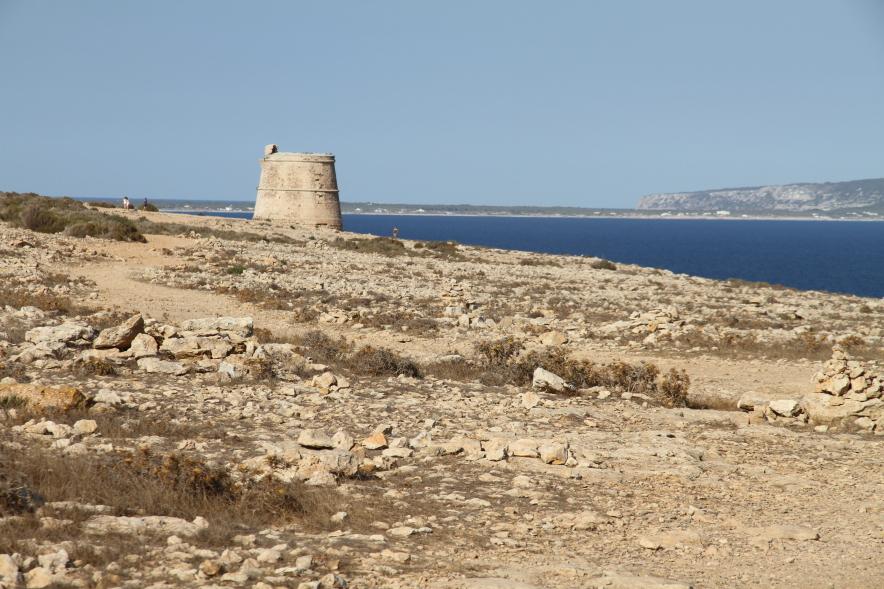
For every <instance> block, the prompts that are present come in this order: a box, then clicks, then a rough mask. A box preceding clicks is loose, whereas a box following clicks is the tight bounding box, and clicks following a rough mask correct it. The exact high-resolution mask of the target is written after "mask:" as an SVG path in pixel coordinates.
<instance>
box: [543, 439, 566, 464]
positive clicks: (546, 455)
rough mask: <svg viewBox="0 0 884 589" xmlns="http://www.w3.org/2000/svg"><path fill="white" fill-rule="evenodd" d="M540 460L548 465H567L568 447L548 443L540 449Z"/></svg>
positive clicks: (556, 443)
mask: <svg viewBox="0 0 884 589" xmlns="http://www.w3.org/2000/svg"><path fill="white" fill-rule="evenodd" d="M538 450H539V452H540V459H541V460H543V461H544V462H545V463H547V464H565V463H566V462H567V461H568V445H567V444H561V443H558V442H548V443H546V444H543V445H541V446H540V448H539V449H538Z"/></svg>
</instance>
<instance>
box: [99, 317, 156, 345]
mask: <svg viewBox="0 0 884 589" xmlns="http://www.w3.org/2000/svg"><path fill="white" fill-rule="evenodd" d="M143 330H144V318H143V317H142V316H141V315H135V316H134V317H130V318H129V319H127V320H126V321H124V322H123V323H121V324H120V325H118V326H116V327H108V328H107V329H103V330H102V331H101V333H99V334H98V337H96V338H95V341H94V342H92V347H94V348H97V349H103V348H117V349H119V350H125V349H127V348H129V346H130V345H131V344H132V340H134V339H135V336H137V335H138V334H139V333H141V332H142V331H143Z"/></svg>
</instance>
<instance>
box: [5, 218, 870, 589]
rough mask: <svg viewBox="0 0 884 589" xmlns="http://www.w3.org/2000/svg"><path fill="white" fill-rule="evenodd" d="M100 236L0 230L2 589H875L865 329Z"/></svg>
mask: <svg viewBox="0 0 884 589" xmlns="http://www.w3.org/2000/svg"><path fill="white" fill-rule="evenodd" d="M117 212H118V213H119V211H117ZM125 214H129V215H131V216H133V217H134V216H142V215H143V216H145V217H147V218H148V220H150V221H152V222H154V223H157V224H163V223H166V224H168V223H176V224H180V225H183V226H186V227H185V228H183V229H181V230H180V231H178V232H177V233H176V232H174V231H173V232H169V231H166V232H165V233H167V234H163V235H151V234H149V235H147V236H146V237H147V243H121V242H115V241H109V240H100V239H92V238H75V237H67V236H63V235H60V234H53V235H49V234H42V233H34V232H30V231H27V230H24V229H18V228H13V227H11V226H9V225H5V224H0V378H2V381H0V424H2V425H0V587H10V588H13V587H33V588H39V587H104V588H109V587H129V588H140V587H155V588H160V587H261V588H267V587H291V588H301V589H304V588H310V587H323V588H326V587H352V588H359V587H399V588H406V587H408V588H410V587H427V588H438V589H442V588H450V589H459V588H470V589H480V588H515V589H518V588H522V589H530V588H539V587H544V588H546V587H562V588H564V587H569V588H570V587H609V588H618V587H619V588H644V587H648V588H659V587H672V588H676V587H750V586H751V587H759V586H760V587H839V588H840V587H881V586H884V560H882V554H884V503H882V500H881V496H882V491H884V401H882V391H884V368H882V366H881V361H882V360H884V350H882V341H884V340H882V337H884V322H882V319H884V301H882V300H876V299H863V298H859V297H853V296H842V295H833V294H826V293H816V292H801V291H794V290H790V289H785V288H780V287H774V286H770V285H764V284H755V283H745V282H740V281H726V282H722V281H713V280H708V279H702V278H696V277H690V276H683V275H674V274H672V273H670V272H666V271H662V270H654V269H648V268H639V267H635V266H628V265H621V264H611V263H610V262H606V261H604V260H599V259H595V258H581V257H566V256H545V255H538V254H529V253H518V252H503V251H499V250H489V249H480V248H471V247H465V246H460V245H456V244H439V243H415V242H399V241H393V240H386V239H374V238H367V237H364V236H357V235H352V234H347V233H325V232H315V233H311V232H306V231H304V230H300V229H295V228H291V227H287V226H280V225H270V224H267V223H263V224H262V223H254V222H246V221H239V220H228V219H210V218H202V217H187V216H179V215H169V214H162V213H141V212H137V213H136V212H130V213H125ZM168 233H171V234H168ZM262 236H263V237H265V238H266V239H261V237H262Z"/></svg>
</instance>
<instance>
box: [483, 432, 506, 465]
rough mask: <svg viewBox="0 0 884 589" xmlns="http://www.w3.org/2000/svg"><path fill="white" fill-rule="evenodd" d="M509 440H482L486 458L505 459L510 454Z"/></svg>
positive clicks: (494, 460)
mask: <svg viewBox="0 0 884 589" xmlns="http://www.w3.org/2000/svg"><path fill="white" fill-rule="evenodd" d="M507 446H508V444H507V441H506V440H503V439H500V438H493V439H491V440H486V441H484V442H482V449H483V450H484V451H485V459H486V460H491V461H492V462H496V461H498V460H505V459H506V457H507V456H508V455H509V452H508V449H507Z"/></svg>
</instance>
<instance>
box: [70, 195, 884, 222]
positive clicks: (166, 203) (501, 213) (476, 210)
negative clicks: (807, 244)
mask: <svg viewBox="0 0 884 589" xmlns="http://www.w3.org/2000/svg"><path fill="white" fill-rule="evenodd" d="M75 198H77V200H83V201H100V202H110V203H114V204H117V202H118V200H119V199H117V198H107V197H103V198H87V197H75ZM148 200H149V202H151V203H153V204H155V205H157V206H158V207H159V208H160V209H161V210H162V211H164V212H169V213H192V214H199V215H206V214H213V213H238V214H243V213H251V212H253V210H254V202H252V201H221V200H210V201H199V200H189V199H148ZM139 201H140V199H139V198H135V199H134V202H135V203H136V205H137V204H138V203H139ZM369 208H370V209H371V210H366V209H369ZM341 212H342V213H343V214H345V215H390V216H422V217H524V218H531V217H536V218H562V219H568V218H576V219H661V220H667V219H675V220H679V219H682V220H721V221H884V215H878V214H875V213H868V212H864V213H859V212H841V211H839V212H836V213H823V212H812V213H806V214H796V213H794V212H789V213H788V214H780V213H777V212H774V211H752V212H728V213H727V214H723V212H722V211H697V212H693V211H691V212H688V211H653V212H652V211H647V210H641V209H592V208H583V207H555V206H552V207H540V206H513V207H506V206H481V205H406V204H385V203H372V202H343V203H341ZM222 216H223V215H222Z"/></svg>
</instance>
